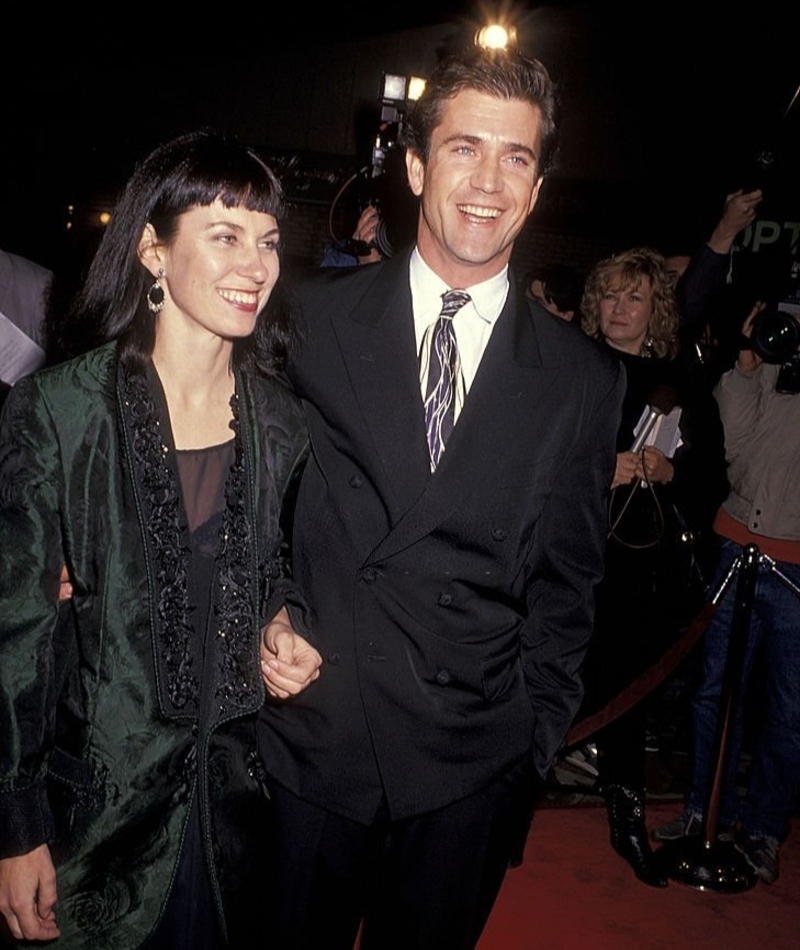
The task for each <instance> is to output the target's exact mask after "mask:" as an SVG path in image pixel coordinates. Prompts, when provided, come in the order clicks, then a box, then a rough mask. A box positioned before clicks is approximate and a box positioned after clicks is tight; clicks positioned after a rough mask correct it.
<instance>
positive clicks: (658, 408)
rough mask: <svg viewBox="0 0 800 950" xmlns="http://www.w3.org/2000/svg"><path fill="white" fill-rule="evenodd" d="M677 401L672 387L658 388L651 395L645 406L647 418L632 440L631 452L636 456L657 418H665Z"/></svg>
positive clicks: (676, 395)
mask: <svg viewBox="0 0 800 950" xmlns="http://www.w3.org/2000/svg"><path fill="white" fill-rule="evenodd" d="M677 401H678V394H677V393H676V392H675V389H674V387H672V386H658V387H656V388H655V389H654V390H653V391H652V392H651V393H650V398H649V400H648V406H647V418H646V419H645V421H644V424H643V425H642V427H641V429H640V430H639V434H638V435H637V436H636V438H635V439H634V440H633V445H632V446H631V452H633V453H634V454H638V453H639V452H641V451H642V447H643V446H644V444H645V442H646V441H647V437H648V436H649V435H650V433H651V432H652V431H653V427H654V426H655V424H656V421H657V420H658V417H659V416H667V415H669V414H670V413H671V412H672V410H673V409H674V408H675V403H676V402H677Z"/></svg>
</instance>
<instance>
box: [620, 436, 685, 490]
mask: <svg viewBox="0 0 800 950" xmlns="http://www.w3.org/2000/svg"><path fill="white" fill-rule="evenodd" d="M674 474H675V466H674V465H673V464H672V462H670V460H669V459H668V458H667V456H666V455H664V453H663V452H662V451H661V449H657V448H656V447H655V446H654V445H646V446H645V447H644V448H643V449H642V451H641V452H618V453H617V465H616V468H615V469H614V480H613V481H612V482H611V488H612V489H614V488H618V487H619V486H620V485H629V484H630V483H631V482H632V481H633V480H634V479H636V478H638V479H641V480H642V481H646V482H649V483H650V484H666V483H667V482H671V481H672V477H673V475H674Z"/></svg>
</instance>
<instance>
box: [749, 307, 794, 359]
mask: <svg viewBox="0 0 800 950" xmlns="http://www.w3.org/2000/svg"><path fill="white" fill-rule="evenodd" d="M750 340H751V343H752V346H753V349H754V350H755V352H756V353H758V355H759V356H760V357H761V359H762V360H764V362H765V363H785V362H786V361H787V360H789V359H791V357H792V356H793V355H794V353H796V352H797V348H798V347H799V346H800V324H798V322H797V320H795V318H794V317H793V316H792V315H791V314H790V313H786V312H784V311H783V310H774V309H773V310H762V311H761V313H759V314H757V316H756V318H755V320H753V332H752V335H751V337H750Z"/></svg>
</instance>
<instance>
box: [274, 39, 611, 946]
mask: <svg viewBox="0 0 800 950" xmlns="http://www.w3.org/2000/svg"><path fill="white" fill-rule="evenodd" d="M406 133H407V135H408V141H407V149H406V167H407V173H408V180H409V183H410V187H411V190H412V191H413V193H414V194H415V195H417V196H418V197H419V200H420V210H419V220H418V227H417V234H416V243H415V245H414V246H413V247H411V248H407V249H404V250H403V251H402V252H400V253H396V254H394V255H392V257H391V258H389V259H388V260H386V261H384V262H381V263H377V264H372V265H369V266H367V267H358V268H355V269H351V270H347V271H345V270H344V269H329V270H327V271H324V270H323V271H319V272H318V273H317V274H316V275H315V276H314V277H313V278H312V280H311V281H310V282H309V283H308V284H307V285H306V286H304V287H302V288H301V292H300V297H301V304H302V309H303V312H304V314H305V317H306V320H307V323H308V324H309V326H308V334H307V342H306V345H305V346H304V347H303V348H302V349H301V350H300V352H299V354H298V356H297V358H296V359H295V360H293V361H291V362H290V364H289V367H288V372H289V376H290V378H291V381H292V383H293V384H294V387H295V389H296V391H297V393H298V394H299V395H300V396H301V397H302V399H303V401H304V404H305V406H306V409H307V413H308V419H309V426H310V433H311V441H312V445H313V446H314V451H313V455H312V457H311V459H310V460H309V463H308V465H307V467H306V469H305V472H304V474H303V479H302V482H301V486H300V491H299V496H298V501H297V508H296V512H295V530H294V536H293V553H294V571H295V580H296V581H297V583H298V584H299V585H300V588H301V590H302V591H303V593H304V595H305V596H306V597H307V599H308V602H309V609H310V616H311V618H312V623H313V629H314V631H315V632H316V634H317V636H318V638H319V639H318V645H319V648H320V651H321V652H322V654H323V655H324V657H325V660H326V662H325V666H324V673H323V675H322V676H321V677H320V679H319V681H318V682H317V683H316V684H315V685H314V687H313V689H311V690H308V691H307V692H306V693H305V694H304V695H303V696H302V697H300V700H299V702H298V703H297V704H295V705H293V707H292V708H291V709H290V708H288V707H286V708H282V707H279V706H276V705H269V706H266V707H265V708H264V710H263V712H262V718H261V723H260V725H261V729H260V732H259V740H260V747H261V750H262V755H263V758H264V761H265V762H266V763H267V768H268V771H269V773H270V776H271V780H272V781H271V784H270V788H271V792H272V805H273V811H272V815H273V821H274V834H275V841H276V844H275V854H276V858H277V860H276V869H275V882H274V886H271V887H268V888H266V890H265V893H267V894H268V895H269V896H270V897H272V898H273V900H272V902H271V903H270V907H269V911H268V919H269V926H270V930H271V934H272V937H273V938H274V939H275V941H276V943H277V944H278V945H279V946H281V947H282V948H298V947H303V948H309V950H310V948H314V950H317V948H320V947H325V948H326V950H351V948H352V946H353V943H354V940H355V938H356V933H357V931H358V929H359V925H360V922H361V921H362V919H363V931H362V935H361V947H362V950H377V948H379V950H400V948H402V950H408V948H409V947H413V948H415V950H433V948H435V950H469V948H473V947H474V946H475V944H476V943H477V941H478V938H479V936H480V933H481V931H482V929H483V926H484V923H485V921H486V919H487V917H488V915H489V913H490V910H491V908H492V905H493V903H494V900H495V897H496V895H497V893H498V891H499V888H500V885H501V882H502V880H503V876H504V874H505V873H506V870H507V868H508V865H509V860H510V858H511V856H512V855H513V854H515V853H516V852H517V850H518V847H519V838H520V836H521V835H524V834H525V833H526V832H527V829H528V824H529V820H530V802H531V799H532V790H531V785H532V782H533V780H534V774H535V773H538V775H539V776H543V775H544V774H546V772H547V771H548V769H549V766H550V762H551V760H552V758H553V756H554V754H555V752H556V751H557V749H558V748H559V746H560V744H561V742H562V741H563V737H564V735H565V733H566V731H567V728H568V726H569V724H570V722H571V720H572V718H573V716H574V714H575V712H576V710H577V708H578V705H579V703H580V698H581V684H580V678H579V666H580V662H581V659H582V656H583V653H584V650H585V647H586V643H587V641H588V638H589V635H590V633H591V629H592V607H593V591H594V586H595V584H596V583H597V581H598V580H599V577H600V574H601V572H602V566H603V548H604V543H605V507H606V494H607V491H608V485H609V483H610V481H611V476H612V472H613V467H614V439H615V434H616V430H617V427H618V424H619V409H620V402H621V397H622V390H623V374H622V371H621V368H620V367H619V365H618V363H617V361H615V360H613V359H612V358H611V356H610V355H609V354H604V353H602V352H600V351H599V350H598V348H597V347H596V346H594V345H593V344H592V342H591V341H590V340H588V339H586V338H585V337H584V336H583V334H580V333H575V332H574V328H572V327H570V326H568V325H566V324H565V323H564V322H562V321H560V320H554V319H552V318H551V317H550V315H549V314H547V313H546V312H544V311H543V310H542V309H541V308H540V307H538V306H537V305H536V304H534V303H533V302H531V301H528V300H527V299H526V298H525V296H524V294H523V293H522V292H521V290H520V288H519V286H518V282H517V280H516V279H515V278H514V277H513V275H511V274H510V272H509V268H508V263H509V258H510V256H511V252H512V249H513V245H514V241H515V238H516V237H517V235H518V234H519V232H520V230H521V229H522V227H523V226H524V224H525V222H526V220H527V219H528V215H529V214H530V213H531V212H532V211H533V209H534V206H535V204H536V200H537V197H538V194H539V189H540V187H541V184H542V179H543V176H544V175H545V174H546V173H547V171H548V170H549V169H550V168H551V165H552V162H553V159H554V156H555V148H556V136H557V100H556V93H555V88H554V85H553V83H552V81H551V79H550V77H549V75H548V74H547V72H546V70H545V68H544V67H543V66H542V64H541V63H539V62H538V61H536V60H530V59H527V58H525V57H524V56H522V55H520V54H518V53H516V52H508V53H505V52H497V51H495V52H490V51H486V50H482V49H479V48H477V47H473V48H470V49H469V50H465V51H462V52H460V53H456V54H453V55H451V56H449V57H447V58H446V59H444V60H442V62H440V64H439V65H438V66H437V67H436V68H435V70H434V71H433V73H432V74H431V76H430V78H429V79H428V82H427V84H426V88H425V92H424V93H423V95H422V96H421V98H420V99H419V100H418V101H417V103H416V104H415V105H414V106H413V107H412V110H411V112H410V115H409V118H408V121H407V123H406ZM276 622H283V623H286V622H291V623H293V624H294V625H297V626H298V627H299V628H300V629H303V627H302V624H303V623H304V618H303V616H302V614H301V613H300V612H298V611H293V610H290V611H287V612H284V613H282V614H281V615H279V617H278V618H277V620H276ZM295 714H297V715H296V716H295Z"/></svg>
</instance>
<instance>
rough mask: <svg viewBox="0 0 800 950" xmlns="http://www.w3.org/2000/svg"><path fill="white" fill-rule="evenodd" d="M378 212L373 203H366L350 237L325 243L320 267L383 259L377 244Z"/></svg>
mask: <svg viewBox="0 0 800 950" xmlns="http://www.w3.org/2000/svg"><path fill="white" fill-rule="evenodd" d="M379 226H380V214H379V212H378V209H377V208H376V207H375V206H374V205H367V206H366V208H364V210H363V211H362V212H361V214H360V215H359V218H358V222H357V223H356V227H355V231H353V236H352V238H348V239H347V240H345V241H333V242H332V243H330V244H328V245H326V247H325V251H324V253H323V255H322V260H321V261H320V264H319V266H320V267H355V266H356V265H357V264H375V263H376V262H377V261H380V260H383V254H381V252H380V249H379V248H378V246H377V236H378V228H379Z"/></svg>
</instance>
